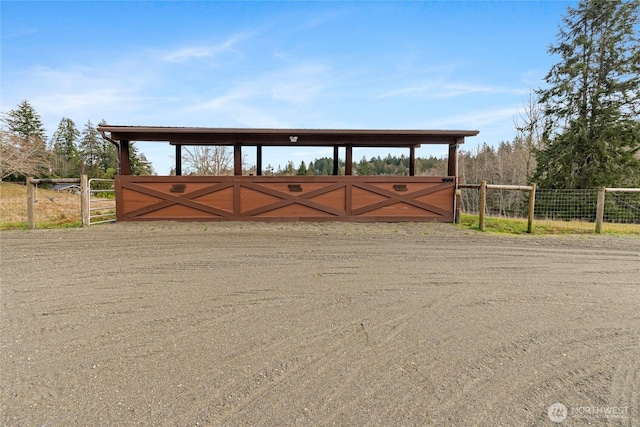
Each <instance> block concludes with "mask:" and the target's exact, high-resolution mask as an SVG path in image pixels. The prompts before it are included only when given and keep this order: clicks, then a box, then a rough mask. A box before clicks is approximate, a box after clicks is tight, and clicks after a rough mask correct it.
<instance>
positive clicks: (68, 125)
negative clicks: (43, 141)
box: [51, 117, 80, 177]
mask: <svg viewBox="0 0 640 427" xmlns="http://www.w3.org/2000/svg"><path fill="white" fill-rule="evenodd" d="M79 136H80V132H79V131H78V128H76V124H75V123H74V121H73V120H71V119H69V118H67V117H63V118H62V120H60V124H59V125H58V129H57V130H56V131H55V133H54V134H53V138H52V139H51V149H52V151H53V157H54V158H53V169H54V173H55V174H56V175H58V176H62V177H77V176H80V155H79V153H78V147H77V146H76V144H77V141H78V137H79Z"/></svg>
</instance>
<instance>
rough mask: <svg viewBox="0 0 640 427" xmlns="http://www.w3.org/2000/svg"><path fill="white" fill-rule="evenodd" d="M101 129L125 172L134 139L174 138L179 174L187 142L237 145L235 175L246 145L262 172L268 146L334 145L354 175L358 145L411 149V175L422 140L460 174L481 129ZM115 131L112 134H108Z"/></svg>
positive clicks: (451, 172) (335, 167)
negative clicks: (445, 149)
mask: <svg viewBox="0 0 640 427" xmlns="http://www.w3.org/2000/svg"><path fill="white" fill-rule="evenodd" d="M98 131H100V132H101V133H102V135H103V136H105V137H106V138H107V139H109V140H111V141H112V142H113V143H114V144H117V145H118V163H119V171H118V173H119V174H122V175H129V173H130V165H129V143H130V142H132V141H158V142H169V143H170V144H172V145H174V146H175V147H176V156H175V158H176V167H175V173H176V175H181V174H182V152H181V150H182V146H183V145H228V146H233V159H234V160H233V163H234V175H242V147H247V146H249V147H251V146H255V147H256V174H257V175H262V147H291V146H299V147H312V146H316V147H317V146H322V147H333V157H334V162H333V163H334V165H333V174H334V175H337V174H338V149H339V148H340V147H344V148H345V153H346V154H345V157H346V159H345V175H351V174H352V161H353V156H352V150H353V148H354V147H386V148H408V149H409V159H410V166H409V175H414V172H415V149H416V148H418V147H420V146H421V145H422V144H445V145H448V146H449V162H448V171H449V175H451V176H454V175H455V171H456V165H457V147H458V145H459V144H463V143H464V138H465V137H467V136H476V135H477V134H478V133H479V132H478V131H477V130H420V129H413V130H406V129H405V130H402V129H398V130H390V129H255V128H253V129H252V128H202V127H163V126H110V125H105V126H98ZM107 133H109V135H106V134H107Z"/></svg>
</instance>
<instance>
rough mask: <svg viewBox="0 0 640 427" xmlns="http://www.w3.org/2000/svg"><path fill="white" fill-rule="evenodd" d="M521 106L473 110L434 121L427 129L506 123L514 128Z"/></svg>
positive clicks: (427, 124) (478, 126) (429, 123)
mask: <svg viewBox="0 0 640 427" xmlns="http://www.w3.org/2000/svg"><path fill="white" fill-rule="evenodd" d="M521 108H522V107H521V106H520V105H510V106H505V107H496V108H489V109H478V110H471V111H468V112H466V113H462V114H454V115H450V116H445V117H441V118H437V119H434V120H432V121H429V122H428V123H426V127H430V128H435V129H438V128H453V127H457V128H465V129H466V128H471V127H472V128H476V129H481V128H482V127H485V126H489V125H495V124H496V123H501V122H503V123H505V124H506V125H508V126H512V123H513V117H514V116H515V115H516V114H518V112H519V111H520V110H521Z"/></svg>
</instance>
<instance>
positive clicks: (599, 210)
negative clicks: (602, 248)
mask: <svg viewBox="0 0 640 427" xmlns="http://www.w3.org/2000/svg"><path fill="white" fill-rule="evenodd" d="M605 194H606V190H605V188H604V187H598V204H597V206H596V233H598V234H600V233H602V222H603V221H604V198H605Z"/></svg>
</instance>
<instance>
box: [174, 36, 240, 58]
mask: <svg viewBox="0 0 640 427" xmlns="http://www.w3.org/2000/svg"><path fill="white" fill-rule="evenodd" d="M248 38H250V34H248V33H242V34H235V35H233V36H231V37H229V38H228V39H227V40H225V41H223V42H221V43H218V44H214V45H195V46H187V47H182V48H179V49H176V50H172V51H169V52H165V53H164V54H163V55H162V56H161V58H162V60H163V61H166V62H172V63H185V62H189V61H192V60H198V61H209V60H211V59H214V58H215V57H217V56H219V55H221V54H223V53H227V52H235V53H237V49H236V46H237V45H238V44H239V43H240V42H241V41H243V40H246V39H248Z"/></svg>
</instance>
